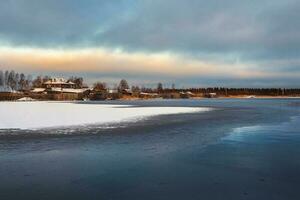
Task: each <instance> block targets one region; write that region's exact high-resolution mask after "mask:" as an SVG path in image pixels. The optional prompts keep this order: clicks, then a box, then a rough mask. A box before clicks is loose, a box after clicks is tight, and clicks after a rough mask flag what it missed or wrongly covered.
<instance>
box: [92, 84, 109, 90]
mask: <svg viewBox="0 0 300 200" xmlns="http://www.w3.org/2000/svg"><path fill="white" fill-rule="evenodd" d="M106 88H107V86H106V83H104V82H97V83H94V90H95V91H103V90H106Z"/></svg>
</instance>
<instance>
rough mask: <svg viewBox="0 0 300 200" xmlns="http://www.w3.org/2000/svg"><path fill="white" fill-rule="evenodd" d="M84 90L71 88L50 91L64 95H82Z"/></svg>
mask: <svg viewBox="0 0 300 200" xmlns="http://www.w3.org/2000/svg"><path fill="white" fill-rule="evenodd" d="M86 90H88V89H86V88H83V89H73V88H51V91H53V92H65V93H77V94H79V93H83V92H85V91H86Z"/></svg>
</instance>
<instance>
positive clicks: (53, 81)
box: [44, 78, 75, 85]
mask: <svg viewBox="0 0 300 200" xmlns="http://www.w3.org/2000/svg"><path fill="white" fill-rule="evenodd" d="M44 84H46V85H47V84H51V85H60V84H68V85H75V83H73V82H72V81H66V80H65V79H63V78H52V79H50V80H48V81H46V82H44Z"/></svg>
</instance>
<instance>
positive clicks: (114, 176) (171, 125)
mask: <svg viewBox="0 0 300 200" xmlns="http://www.w3.org/2000/svg"><path fill="white" fill-rule="evenodd" d="M109 103H112V102H109ZM115 103H116V104H119V103H120V102H115ZM122 103H125V104H129V103H130V104H133V105H137V106H204V107H214V108H216V109H215V110H214V111H211V112H207V113H194V114H180V115H169V116H160V117H154V118H151V119H148V120H146V121H142V122H138V123H135V124H124V125H120V127H119V128H114V129H105V130H103V129H99V128H97V127H85V128H78V129H74V130H72V134H73V135H65V134H63V133H64V132H68V130H44V131H40V132H32V135H33V136H30V134H31V133H30V132H28V131H27V132H26V133H25V132H24V133H22V132H20V131H19V132H18V131H17V132H16V133H15V132H14V133H13V135H14V136H13V137H12V136H11V135H12V134H11V132H10V131H7V134H6V135H5V134H4V136H3V135H1V137H0V199H1V200H6V199H31V200H32V199H75V200H76V199H131V200H132V199H230V200H231V199H289V200H293V199H295V200H296V199H297V200H298V199H300V192H299V188H300V100H297V99H289V100H288V99H276V100H274V99H273V100H272V99H242V100H239V99H223V100H221V99H219V100H218V99H216V100H213V99H211V100H180V101H179V100H178V101H165V100H164V101H136V102H122ZM20 134H21V135H20ZM53 134H54V135H53ZM68 134H70V133H69V132H68Z"/></svg>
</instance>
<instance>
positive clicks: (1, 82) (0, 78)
mask: <svg viewBox="0 0 300 200" xmlns="http://www.w3.org/2000/svg"><path fill="white" fill-rule="evenodd" d="M0 86H4V73H3V71H2V70H0Z"/></svg>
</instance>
